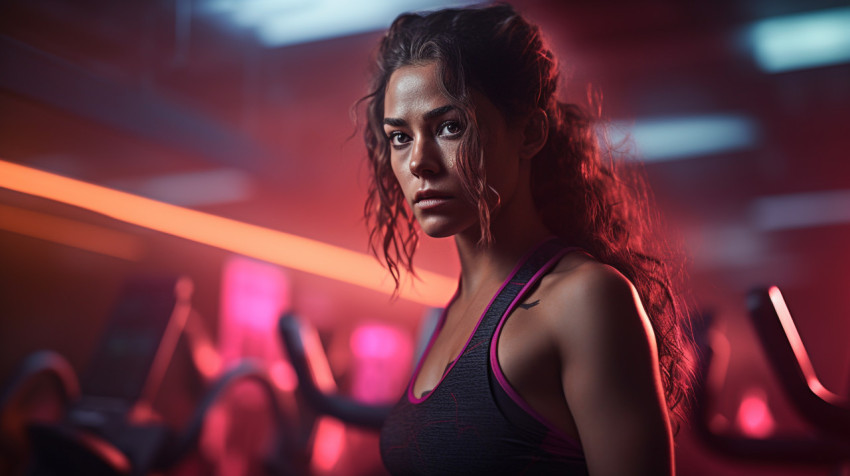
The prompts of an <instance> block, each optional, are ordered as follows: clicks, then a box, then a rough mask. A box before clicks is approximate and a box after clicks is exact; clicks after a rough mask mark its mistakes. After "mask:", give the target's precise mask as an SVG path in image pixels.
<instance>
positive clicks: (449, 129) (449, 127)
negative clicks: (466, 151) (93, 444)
mask: <svg viewBox="0 0 850 476" xmlns="http://www.w3.org/2000/svg"><path fill="white" fill-rule="evenodd" d="M437 133H438V134H439V135H441V136H447V137H455V136H458V135H460V134H461V133H463V125H462V124H461V123H460V122H457V121H446V122H444V123H442V124H440V129H439V130H438V131H437Z"/></svg>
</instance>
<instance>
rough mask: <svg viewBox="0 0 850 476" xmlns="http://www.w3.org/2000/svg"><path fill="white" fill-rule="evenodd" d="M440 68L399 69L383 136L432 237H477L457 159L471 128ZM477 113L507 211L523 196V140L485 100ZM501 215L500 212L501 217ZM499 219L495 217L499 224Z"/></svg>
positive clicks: (479, 98)
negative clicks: (444, 86)
mask: <svg viewBox="0 0 850 476" xmlns="http://www.w3.org/2000/svg"><path fill="white" fill-rule="evenodd" d="M438 74H439V73H438V68H437V64H436V63H433V62H432V63H427V64H425V65H416V66H404V67H401V68H399V69H398V70H396V71H395V72H394V73H393V74H392V75H391V76H390V80H389V82H388V84H387V89H386V93H385V96H384V133H385V134H386V135H387V138H388V141H389V143H390V159H391V163H392V168H393V172H394V173H395V177H396V179H397V180H398V183H399V186H400V187H401V189H402V191H403V192H404V197H405V199H406V200H407V203H408V205H410V208H411V209H412V210H413V214H414V216H415V217H416V220H417V221H418V222H419V225H420V227H421V228H422V230H423V231H424V232H425V233H426V234H428V235H429V236H433V237H447V236H452V235H454V234H457V233H461V232H464V231H467V230H472V232H473V233H477V231H478V211H477V208H476V206H475V205H474V204H473V203H472V202H471V201H470V200H469V199H468V198H467V197H466V195H465V193H464V191H463V185H462V182H461V179H460V177H459V175H458V169H457V153H458V146H459V145H460V142H461V138H462V137H463V135H464V132H465V131H466V128H467V124H465V123H464V122H463V119H462V114H461V111H460V110H458V109H457V108H455V107H454V106H453V105H452V102H451V100H450V99H449V98H448V97H447V96H445V95H444V94H443V92H442V91H441V90H440V82H439V76H438ZM473 106H474V108H475V111H476V116H477V119H478V129H479V131H480V135H481V144H482V148H483V151H484V156H485V170H486V174H487V184H488V185H489V186H491V187H492V188H493V189H494V190H496V191H497V192H498V196H499V197H498V199H497V198H496V194H492V195H491V198H492V205H491V208H492V207H495V205H496V203H497V201H498V203H499V205H500V207H504V206H505V204H506V201H509V200H510V198H511V197H512V196H513V193H514V191H515V189H516V177H517V170H518V166H519V145H520V143H521V138H522V134H520V133H519V131H517V130H514V128H510V127H508V125H507V123H506V121H505V119H504V116H503V115H502V114H501V112H500V111H499V110H498V108H496V106H495V105H493V103H492V102H490V100H488V99H487V98H486V97H485V96H484V95H483V94H480V93H477V92H473ZM497 213H498V210H494V214H497ZM494 218H495V217H494Z"/></svg>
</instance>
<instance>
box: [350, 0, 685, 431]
mask: <svg viewBox="0 0 850 476" xmlns="http://www.w3.org/2000/svg"><path fill="white" fill-rule="evenodd" d="M432 62H435V63H436V65H437V67H438V71H439V74H440V75H441V76H440V77H441V78H442V84H441V88H442V90H443V93H444V94H445V95H446V96H447V97H448V98H449V100H450V101H451V102H452V105H453V106H455V107H456V108H457V109H458V110H459V111H460V112H461V116H462V120H463V122H464V124H466V129H465V131H464V135H463V137H462V138H461V143H460V147H459V150H458V157H457V167H458V170H459V173H460V176H461V179H462V182H463V185H464V189H465V192H466V194H467V198H468V199H469V200H470V201H471V202H472V203H475V204H476V205H477V208H478V213H479V223H480V231H481V242H480V244H481V245H484V246H486V245H487V244H489V243H490V242H491V241H492V236H491V234H490V206H489V205H488V194H489V192H488V187H487V177H486V174H485V168H484V155H485V154H484V151H483V150H482V147H481V141H480V138H479V130H478V128H477V124H476V120H475V109H474V107H473V104H472V99H471V91H472V90H477V91H479V92H481V93H483V94H484V95H486V96H487V98H488V99H490V101H491V102H493V103H494V104H495V105H496V106H497V107H498V108H499V110H500V111H501V112H502V113H503V114H504V116H505V117H506V118H507V119H508V120H509V121H511V120H517V119H520V118H522V117H526V116H527V115H528V114H529V113H531V112H533V111H535V110H536V109H540V110H543V111H544V112H545V113H546V115H547V116H548V119H549V133H548V139H547V142H546V144H545V146H544V147H543V149H542V150H541V151H540V152H539V153H538V154H537V155H536V156H535V157H534V158H533V159H532V171H531V187H532V194H533V198H534V203H535V206H536V208H537V210H538V212H539V214H540V217H541V218H542V220H543V222H544V224H545V225H546V226H547V227H548V228H549V230H550V231H551V232H552V233H554V234H555V235H558V236H559V237H561V238H562V239H563V240H564V241H566V242H568V243H570V244H572V245H575V246H579V247H582V248H584V249H585V250H587V251H588V252H589V253H590V254H592V255H593V256H594V257H595V258H596V259H597V260H599V261H600V262H603V263H606V264H608V265H611V266H613V267H614V268H616V269H617V270H619V271H620V272H621V273H622V274H623V275H625V276H626V277H627V278H628V279H629V280H630V281H631V282H632V283H633V284H634V285H635V287H636V289H637V290H638V293H639V295H640V297H641V300H642V301H643V303H644V305H645V307H646V312H647V315H648V316H649V319H650V322H651V323H652V327H653V330H654V332H655V339H656V344H657V348H658V353H659V364H660V370H661V375H662V380H663V384H664V390H665V397H666V400H667V405H668V408H669V409H670V410H671V412H672V413H674V414H676V415H678V416H680V417H681V416H682V415H683V413H684V412H683V405H681V403H682V402H683V401H686V400H687V396H688V394H689V383H690V380H691V371H690V368H689V365H688V362H687V357H686V355H687V352H686V349H688V347H689V341H688V339H687V338H686V335H687V333H685V332H682V331H683V330H684V329H685V326H686V325H687V323H688V315H687V311H686V309H685V306H684V305H683V300H682V298H681V295H680V293H678V292H676V285H677V283H678V282H679V279H678V278H679V277H680V271H681V266H679V263H681V260H679V259H676V255H675V254H674V253H671V252H670V251H669V247H666V246H665V245H664V244H663V243H664V240H661V239H659V238H660V237H659V236H657V233H655V232H653V229H654V228H653V226H652V224H653V223H654V222H655V218H656V217H655V213H654V212H652V211H651V210H653V209H654V208H653V207H651V206H650V204H651V202H652V200H651V196H650V194H649V190H648V188H647V186H646V180H645V178H644V177H643V173H642V169H641V168H640V166H639V165H638V164H637V163H636V162H634V161H631V163H628V161H623V160H615V153H614V151H613V148H611V147H608V146H604V147H603V146H601V145H600V144H606V143H607V142H606V141H604V140H600V137H599V135H598V134H597V132H596V131H597V128H596V127H595V126H596V125H597V123H598V121H597V119H598V115H599V111H598V110H597V111H596V115H593V114H591V113H588V112H586V110H585V109H583V108H581V107H579V106H577V105H575V104H568V103H564V102H561V101H560V100H559V99H558V97H557V95H556V91H557V86H558V82H559V70H558V65H557V62H556V59H555V56H554V55H553V53H552V51H551V50H550V49H549V48H548V47H547V46H546V44H545V42H544V40H543V38H542V36H541V33H540V30H539V28H538V27H537V26H536V25H534V24H531V23H530V22H528V21H527V20H526V19H525V18H523V17H522V16H521V15H519V14H518V13H517V12H516V11H515V10H514V9H513V8H512V7H511V6H509V5H495V6H490V7H483V8H482V7H479V8H465V9H446V10H440V11H436V12H432V13H427V14H403V15H401V16H399V17H398V18H397V19H396V20H395V21H394V22H393V24H392V26H391V27H390V29H389V31H388V32H387V34H386V36H385V37H384V38H383V40H382V41H381V43H380V48H379V50H378V52H377V61H376V66H377V69H376V71H375V74H374V81H373V84H372V89H371V93H370V94H368V95H367V96H365V97H363V98H362V99H361V101H362V102H365V104H366V119H367V125H366V127H365V129H364V131H363V137H364V140H365V143H366V148H367V152H368V164H369V166H370V172H371V182H370V185H369V192H368V198H367V199H366V204H365V208H364V215H365V217H366V222H367V226H368V228H369V230H370V246H371V250H372V252H373V253H374V254H375V256H376V257H378V258H379V259H383V262H384V264H385V265H386V267H387V268H388V270H389V272H390V273H391V274H392V276H393V279H395V281H396V286H398V282H399V279H400V276H401V271H402V269H403V270H406V271H408V272H411V273H412V272H413V256H414V252H415V250H416V247H417V244H418V242H419V233H418V228H417V225H416V220H415V218H414V217H413V214H412V213H411V211H410V210H409V208H408V207H407V205H406V203H405V200H404V196H403V194H402V191H401V188H400V187H399V185H398V183H397V181H396V178H395V175H394V174H393V171H392V167H391V165H390V151H389V142H388V139H387V138H386V136H385V134H384V131H383V119H384V94H385V91H386V88H387V83H388V82H389V79H390V76H391V75H392V73H393V72H394V71H396V70H397V69H398V68H400V67H402V66H409V65H422V64H426V63H432ZM595 102H596V101H590V103H591V104H593V103H595ZM490 198H492V197H490Z"/></svg>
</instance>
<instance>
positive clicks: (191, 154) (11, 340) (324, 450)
mask: <svg viewBox="0 0 850 476" xmlns="http://www.w3.org/2000/svg"><path fill="white" fill-rule="evenodd" d="M356 3H357V2H334V1H330V0H325V1H311V2H308V1H305V0H245V1H236V0H155V1H136V2H110V1H69V0H64V1H63V0H28V1H25V0H3V1H0V161H2V162H0V382H9V381H10V379H12V376H13V375H14V374H15V372H16V369H18V368H19V366H20V365H21V362H23V361H24V359H25V358H26V356H28V355H30V354H31V353H32V352H35V351H37V350H41V349H49V350H52V351H55V352H57V353H58V354H60V355H61V356H63V357H64V358H66V359H67V361H68V362H69V363H70V365H71V367H72V368H73V369H74V370H75V371H76V372H77V373H80V374H83V373H85V370H84V369H88V368H92V366H93V363H92V359H93V355H94V349H96V348H97V346H98V345H99V344H98V342H100V341H101V340H102V335H104V332H105V329H107V322H109V319H110V316H111V315H113V314H114V313H113V310H114V309H116V305H117V304H116V303H120V302H122V299H124V298H122V296H126V294H122V293H123V292H124V291H123V289H124V287H123V286H124V283H126V282H127V281H128V280H132V279H134V278H135V277H138V276H187V277H189V278H190V279H191V281H192V282H193V283H194V292H193V294H192V297H191V306H192V309H193V310H192V311H191V313H189V315H188V317H187V318H186V320H185V330H184V331H183V336H182V337H181V338H180V339H179V340H178V341H177V342H176V344H175V347H174V349H173V352H170V354H169V359H168V365H167V369H166V370H164V374H163V377H162V385H161V386H160V387H159V389H158V391H157V392H156V393H155V395H153V396H151V402H152V405H153V412H152V413H153V414H154V415H156V418H157V419H159V420H160V421H164V422H166V423H168V424H170V425H172V426H175V427H179V426H180V425H182V424H184V423H185V422H187V421H189V419H190V415H191V414H192V412H193V409H194V408H196V407H197V405H198V402H199V401H201V400H202V398H203V395H204V392H205V391H206V389H207V388H209V385H210V384H211V382H214V381H215V379H216V376H218V375H221V373H222V372H224V371H226V369H227V368H228V366H229V365H232V364H233V363H234V362H237V361H240V359H244V358H252V359H254V361H257V362H260V363H261V364H262V367H263V368H264V369H265V370H266V371H268V373H269V375H270V376H271V377H270V381H271V382H272V384H273V385H272V386H273V387H274V389H275V392H277V398H279V399H280V402H281V403H280V404H281V405H282V407H283V408H284V410H285V413H286V414H287V415H288V417H289V418H291V419H292V421H297V423H294V424H293V425H294V426H296V427H297V428H298V431H299V432H301V433H303V434H305V435H307V436H305V437H304V438H305V442H304V443H303V446H304V447H305V448H307V449H306V450H305V453H304V454H305V455H307V456H305V458H306V460H309V461H306V460H305V462H304V463H303V465H302V467H301V469H300V470H299V471H301V472H304V473H311V474H339V475H348V474H383V473H382V469H381V467H380V461H379V457H378V450H377V439H376V437H375V434H374V433H373V432H371V431H368V430H364V429H361V428H358V427H357V426H355V425H349V424H344V423H340V422H338V421H337V420H333V419H330V418H327V417H321V416H315V418H305V417H304V414H305V412H306V410H304V408H305V405H307V404H309V402H306V403H305V402H304V401H303V400H299V398H298V397H297V393H298V389H297V382H296V380H295V377H294V373H293V370H292V368H291V366H290V365H289V363H288V361H287V359H286V358H284V357H283V355H284V354H283V353H282V352H281V350H280V349H281V346H280V342H279V339H278V336H277V332H276V322H277V318H278V316H279V314H280V312H281V311H283V310H291V311H293V312H294V313H296V314H297V315H298V316H299V319H301V320H302V321H303V322H305V323H307V324H308V325H309V326H310V328H311V329H315V332H314V334H312V335H313V336H314V337H315V338H314V339H313V340H312V341H311V342H313V343H314V344H316V345H314V346H313V347H314V351H315V355H316V359H318V360H319V361H321V362H324V363H323V364H320V365H319V367H321V368H323V369H325V372H324V374H323V375H324V376H325V381H326V382H330V383H327V384H326V387H325V388H329V389H332V388H333V386H334V385H336V386H337V391H339V392H340V393H342V394H345V395H349V396H352V397H353V398H356V399H358V400H360V401H363V402H371V403H381V402H389V401H393V400H395V399H396V398H397V396H398V395H399V394H400V391H401V389H402V387H403V386H404V385H405V383H406V380H407V378H408V376H409V373H410V371H411V368H412V362H413V360H414V355H415V354H416V349H417V347H418V346H419V345H420V344H419V342H420V341H421V335H422V334H423V332H425V331H423V326H426V325H427V323H428V316H429V315H433V308H435V307H439V306H441V305H442V304H443V303H444V302H445V301H447V300H448V298H449V297H450V295H451V292H452V290H453V289H452V287H451V285H452V282H453V280H454V277H455V276H456V275H457V273H458V270H459V267H458V263H457V259H456V255H455V252H454V250H453V247H452V242H451V241H450V240H433V239H427V238H426V239H425V240H424V242H423V243H422V246H421V250H420V252H419V254H418V255H417V258H416V263H417V264H418V266H419V269H421V270H423V271H427V272H429V273H424V274H423V276H422V282H421V283H419V284H417V285H416V286H415V288H414V289H412V290H408V291H405V293H403V294H402V296H401V297H400V298H399V299H397V300H391V299H390V295H389V292H388V289H390V287H389V286H390V285H391V283H390V282H388V280H387V279H386V278H385V277H384V278H381V277H380V276H383V274H381V272H380V269H379V268H378V267H377V264H375V263H374V260H371V258H369V257H368V256H367V255H368V250H367V232H366V229H365V226H364V223H363V220H362V218H361V217H362V208H363V201H364V198H365V194H366V185H367V173H366V172H367V170H366V169H365V167H364V156H365V151H364V148H363V146H362V142H361V140H360V138H359V132H358V130H357V128H356V124H355V122H354V120H353V118H352V115H351V110H352V107H353V106H354V103H355V102H356V101H357V99H359V98H360V97H362V96H363V95H365V94H366V93H367V92H368V91H367V84H368V80H369V77H370V74H369V73H370V58H371V56H372V54H373V52H374V50H375V47H376V44H377V41H378V40H379V39H380V37H381V34H382V31H383V30H384V29H385V28H386V27H387V26H388V25H389V23H390V22H391V21H392V18H394V17H395V16H396V15H397V14H398V13H400V12H403V11H408V10H418V9H428V8H436V7H440V6H449V5H454V4H457V3H452V2H448V1H445V2H437V1H436V0H434V1H428V0H409V1H375V2H369V3H368V4H363V5H361V4H356ZM512 3H513V4H514V5H515V6H516V7H517V9H518V10H520V11H521V12H522V13H524V14H526V15H527V16H528V17H529V18H530V19H531V20H533V21H535V22H537V23H538V24H539V25H540V26H541V28H542V29H543V31H544V32H545V33H546V36H547V37H548V39H549V41H550V43H551V46H552V48H553V49H554V50H555V52H556V53H557V55H558V56H559V59H560V61H561V68H562V73H563V76H564V89H563V91H562V92H563V97H564V99H567V100H572V101H575V102H582V101H583V100H584V96H585V94H586V90H587V87H588V86H589V85H592V86H593V87H594V88H597V89H598V90H601V91H602V93H603V95H604V101H603V115H604V116H605V117H606V118H607V119H609V120H610V121H612V123H613V124H614V125H615V126H616V127H615V130H614V135H617V134H628V135H629V137H631V139H632V141H633V144H634V147H635V149H636V152H637V155H638V156H639V157H640V158H642V159H643V160H644V161H645V162H646V172H647V175H648V177H649V180H650V182H651V185H652V187H653V189H654V192H655V195H656V199H657V201H658V204H659V206H660V208H661V210H662V212H663V213H664V215H665V218H666V220H667V226H668V228H669V231H670V233H671V236H672V237H673V238H674V239H676V240H680V241H681V243H682V246H683V247H684V251H685V252H686V254H687V255H688V257H689V260H688V263H687V269H688V274H689V278H690V282H689V289H690V291H691V294H692V301H693V303H694V308H695V310H696V312H697V313H698V314H699V315H702V316H711V317H712V319H713V329H715V331H716V332H718V333H720V334H721V335H723V336H725V339H726V340H727V341H728V344H729V345H728V349H729V351H728V354H727V355H726V370H727V372H726V373H725V376H724V377H723V379H721V382H720V383H721V384H720V385H719V387H718V388H716V389H715V390H716V395H714V397H713V404H712V413H713V415H714V416H713V417H712V418H713V420H712V421H713V422H714V423H713V424H714V425H715V428H720V429H723V430H728V431H730V432H732V433H735V434H740V435H745V436H748V437H752V438H767V437H772V436H775V435H782V434H786V433H793V434H806V435H811V434H815V433H816V432H817V431H818V430H816V429H814V428H812V427H811V426H810V425H808V424H806V423H804V422H802V421H801V419H800V418H799V417H798V416H797V415H796V414H795V412H794V410H793V409H792V407H791V406H790V405H789V403H788V399H787V397H786V396H784V395H783V392H782V390H781V388H780V387H779V385H778V384H777V382H776V378H775V376H774V374H773V371H772V370H771V368H770V366H769V365H768V363H767V361H766V359H765V356H764V352H763V350H762V347H761V346H760V345H759V343H758V340H757V338H756V336H755V334H754V332H753V329H752V327H751V324H750V321H749V318H748V313H747V307H746V295H747V292H748V291H749V290H750V289H752V288H753V287H755V286H761V285H778V286H779V287H780V288H781V289H782V292H783V294H784V296H785V299H786V301H787V302H788V305H789V307H790V310H791V313H792V315H793V316H794V319H795V322H796V325H797V327H798V329H799V333H800V336H801V339H802V341H803V343H804V344H805V346H806V348H807V349H808V351H809V354H810V357H811V361H812V364H813V367H814V369H815V370H816V372H817V376H818V377H819V378H820V380H821V382H822V383H823V384H824V386H825V387H827V388H829V389H830V390H832V391H834V392H836V393H838V394H842V395H847V393H848V390H850V389H848V384H850V362H849V361H850V350H848V345H847V342H848V337H850V299H848V298H847V294H848V290H850V288H848V286H849V285H850V282H848V279H847V270H848V269H850V247H848V243H850V226H849V225H848V224H850V161H848V160H847V158H848V157H847V150H848V146H847V140H848V135H850V119H848V118H850V116H848V112H850V87H848V85H850V6H848V4H847V3H846V2H840V1H827V0H807V1H802V0H774V1H769V0H752V1H732V0H720V1H715V2H673V1H668V2H662V1H653V0H629V1H625V0H623V1H618V0H612V1H604V2H557V1H532V0H517V1H514V2H512ZM43 172H47V173H48V174H44V173H43ZM63 177H64V178H67V179H73V180H63V179H62V178H63ZM161 203H166V204H170V205H173V206H171V207H169V206H165V207H163V206H161ZM328 263H345V264H344V265H339V266H328V265H327V264H328ZM334 268H340V269H334ZM376 273H377V274H376ZM172 317H173V316H172ZM314 371H315V372H316V373H317V374H318V373H321V371H316V370H315V368H314ZM330 377H333V378H330ZM333 382H335V383H333ZM83 390H84V392H85V390H86V389H85V388H84V389H83ZM4 391H5V390H4ZM234 392H236V393H237V394H238V392H243V393H245V392H248V393H250V392H251V391H250V389H249V390H245V389H243V390H239V389H238V388H236V389H234ZM237 396H238V395H237ZM33 398H34V397H33ZM260 400H261V399H260ZM240 401H241V402H242V404H243V405H244V402H246V401H253V400H252V399H251V398H249V397H245V396H244V395H243V396H242V398H230V400H229V403H228V401H227V400H226V399H225V401H223V403H221V404H219V405H218V406H217V407H216V409H217V411H216V412H214V414H211V418H209V419H207V421H206V423H205V427H204V430H203V432H202V433H203V435H204V436H202V437H201V444H200V445H199V449H198V450H197V451H195V452H194V453H193V454H192V455H191V456H190V457H187V461H188V462H184V463H181V465H179V466H178V467H177V468H175V469H172V470H170V473H169V474H223V475H239V474H253V473H252V471H256V468H252V466H251V465H252V463H251V460H252V458H258V457H257V456H256V455H254V454H253V453H252V451H253V450H251V449H246V448H244V447H239V443H234V441H237V440H240V439H241V441H243V442H244V438H242V437H240V436H239V435H240V434H241V435H243V436H244V435H245V434H254V433H256V432H255V431H254V430H255V429H254V427H252V426H250V425H253V423H250V424H249V423H246V422H256V424H257V425H259V426H263V427H264V428H268V427H269V425H270V424H269V423H268V421H269V419H268V418H266V417H264V416H263V415H265V413H263V412H265V411H266V410H256V409H255V410H251V408H248V409H247V410H246V409H245V408H237V407H238V406H239V405H240V403H238V402H240ZM5 403H8V402H5ZM10 405H11V404H10ZM16 405H19V406H18V407H15V408H11V407H10V408H7V409H4V410H3V412H5V413H4V415H6V414H7V413H8V414H11V415H13V416H15V417H21V418H22V415H27V417H30V416H31V417H32V418H33V419H41V420H50V419H51V418H55V415H56V414H57V411H59V410H56V409H55V408H54V409H53V410H52V413H51V411H47V410H43V408H42V407H50V403H49V402H48V403H44V404H43V405H42V404H39V405H41V406H39V405H35V404H33V405H28V404H26V405H25V404H22V403H20V402H18V403H16ZM21 405H23V406H21ZM258 405H259V407H257V408H261V407H262V406H263V404H262V403H259V404H258ZM54 406H55V402H54ZM36 407H38V408H36ZM21 408H24V409H25V410H21ZM39 408H42V409H39ZM251 411H254V413H253V414H251ZM239 412H243V413H244V412H248V414H250V415H249V417H245V418H243V419H242V420H241V422H242V423H243V426H244V425H247V427H246V428H247V429H246V428H241V429H240V428H238V426H239V424H238V422H239V421H240V420H239V419H238V418H235V417H234V416H233V415H236V414H239ZM251 415H253V416H251ZM258 415H259V416H258ZM3 418H4V423H3V427H2V428H3V431H5V432H7V433H9V432H11V433H12V434H11V436H10V435H8V434H7V435H5V436H4V437H3V441H7V444H8V445H12V443H8V442H9V441H13V442H14V444H21V445H23V444H24V443H22V441H23V439H22V438H23V437H22V436H20V435H16V434H14V431H18V430H15V429H14V428H12V429H9V428H11V427H10V426H9V425H11V424H8V425H7V423H6V422H5V419H6V418H7V416H4V417H3ZM8 418H12V417H8ZM151 418H153V417H151ZM211 422H212V423H211ZM227 422H229V423H227ZM239 432H242V433H239ZM677 442H678V446H677V451H678V461H677V463H678V466H679V471H680V473H681V474H683V475H738V474H748V475H760V474H765V475H767V474H787V475H820V474H835V473H834V472H833V471H834V466H829V465H820V466H819V465H804V464H799V465H789V464H784V463H783V464H779V463H776V462H774V463H771V462H770V461H759V462H755V461H747V460H745V459H736V458H732V457H730V456H728V455H723V454H721V453H720V452H718V451H715V450H712V449H709V448H708V447H707V446H706V445H705V444H704V443H703V442H702V441H701V440H700V439H699V438H697V437H696V436H695V435H694V432H693V431H692V429H691V426H690V425H688V424H687V423H686V424H684V425H683V427H682V429H681V431H680V433H679V435H678V437H677ZM243 446H245V445H243ZM248 446H250V445H248ZM16 448H17V447H16ZM20 448H23V449H18V450H15V451H13V452H12V454H13V455H23V454H24V452H25V451H26V449H25V447H24V446H21V447H20ZM228 455H230V456H228ZM7 457H9V458H11V459H14V458H15V456H8V455H7ZM258 474H261V473H258Z"/></svg>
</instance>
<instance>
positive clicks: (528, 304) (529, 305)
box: [519, 299, 540, 309]
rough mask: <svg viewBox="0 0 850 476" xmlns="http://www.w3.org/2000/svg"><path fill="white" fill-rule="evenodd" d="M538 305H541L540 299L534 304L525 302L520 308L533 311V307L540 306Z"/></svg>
mask: <svg viewBox="0 0 850 476" xmlns="http://www.w3.org/2000/svg"><path fill="white" fill-rule="evenodd" d="M538 304H540V299H538V300H536V301H534V302H528V303H525V302H524V303H522V304H520V305H519V307H521V308H523V309H531V308H532V307H534V306H536V305H538Z"/></svg>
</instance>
